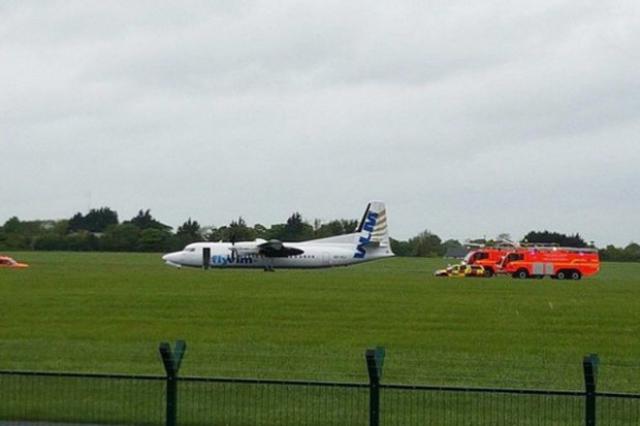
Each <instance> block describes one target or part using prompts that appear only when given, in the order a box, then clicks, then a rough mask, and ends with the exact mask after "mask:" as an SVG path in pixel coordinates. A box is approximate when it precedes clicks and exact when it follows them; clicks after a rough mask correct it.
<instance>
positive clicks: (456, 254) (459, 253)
mask: <svg viewBox="0 0 640 426" xmlns="http://www.w3.org/2000/svg"><path fill="white" fill-rule="evenodd" d="M467 253H469V249H468V248H467V247H449V248H448V249H447V252H446V253H445V254H444V257H445V258H446V259H464V257H465V256H466V255H467Z"/></svg>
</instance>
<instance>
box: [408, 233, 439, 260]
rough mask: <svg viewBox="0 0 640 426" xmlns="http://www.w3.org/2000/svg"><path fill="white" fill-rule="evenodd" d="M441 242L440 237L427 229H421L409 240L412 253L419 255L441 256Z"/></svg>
mask: <svg viewBox="0 0 640 426" xmlns="http://www.w3.org/2000/svg"><path fill="white" fill-rule="evenodd" d="M441 243H442V240H440V237H438V236H437V235H436V234H432V233H431V232H429V231H423V232H421V233H420V234H418V235H417V236H415V237H413V238H411V239H410V240H409V245H410V246H411V248H412V255H413V256H419V257H436V256H442V255H443V254H444V252H443V250H442V245H441Z"/></svg>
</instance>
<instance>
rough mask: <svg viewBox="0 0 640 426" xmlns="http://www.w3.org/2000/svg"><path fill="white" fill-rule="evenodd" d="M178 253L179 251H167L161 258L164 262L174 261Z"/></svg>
mask: <svg viewBox="0 0 640 426" xmlns="http://www.w3.org/2000/svg"><path fill="white" fill-rule="evenodd" d="M178 254H180V252H173V253H167V254H165V255H164V256H162V260H164V261H165V262H174V261H175V260H176V257H177V255H178Z"/></svg>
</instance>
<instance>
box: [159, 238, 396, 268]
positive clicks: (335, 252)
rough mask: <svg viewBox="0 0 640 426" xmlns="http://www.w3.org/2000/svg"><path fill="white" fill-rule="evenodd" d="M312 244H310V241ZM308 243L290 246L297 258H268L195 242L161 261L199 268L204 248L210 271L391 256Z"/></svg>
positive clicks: (325, 264) (338, 263) (352, 261)
mask: <svg viewBox="0 0 640 426" xmlns="http://www.w3.org/2000/svg"><path fill="white" fill-rule="evenodd" d="M309 243H311V242H309ZM309 243H298V244H291V243H289V246H292V247H295V248H300V249H301V250H303V251H304V253H303V254H300V255H291V256H286V257H267V256H263V255H261V254H257V253H248V254H242V253H234V252H233V245H232V244H231V243H195V244H191V245H189V246H188V248H187V249H185V250H183V251H180V252H175V253H170V254H168V255H165V256H164V260H165V261H166V262H167V263H169V264H173V265H174V266H186V267H202V266H203V249H204V248H209V250H210V258H209V266H210V267H212V268H260V269H264V268H305V269H307V268H327V267H333V266H347V265H352V264H355V263H362V262H366V261H370V260H374V259H379V258H381V257H391V256H393V254H392V253H391V252H390V251H389V252H388V253H380V254H378V255H376V256H369V257H364V258H361V257H356V253H358V255H359V254H360V252H358V251H356V252H354V250H353V246H352V245H349V244H341V245H338V244H336V245H329V244H323V245H317V246H314V245H313V244H309Z"/></svg>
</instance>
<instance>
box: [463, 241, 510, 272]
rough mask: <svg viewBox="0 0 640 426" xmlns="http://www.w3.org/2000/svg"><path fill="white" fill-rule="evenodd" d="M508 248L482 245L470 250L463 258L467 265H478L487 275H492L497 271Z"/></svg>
mask: <svg viewBox="0 0 640 426" xmlns="http://www.w3.org/2000/svg"><path fill="white" fill-rule="evenodd" d="M507 253H509V250H507V249H502V248H493V247H484V248H480V249H477V250H472V251H470V252H469V253H467V255H466V256H465V258H464V262H465V263H466V264H468V265H480V266H482V267H484V271H485V273H486V275H487V276H489V277H490V276H493V275H495V274H496V273H497V272H499V271H498V270H499V264H500V262H501V261H502V258H503V257H504V256H506V255H507Z"/></svg>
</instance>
